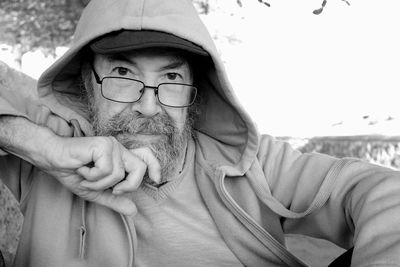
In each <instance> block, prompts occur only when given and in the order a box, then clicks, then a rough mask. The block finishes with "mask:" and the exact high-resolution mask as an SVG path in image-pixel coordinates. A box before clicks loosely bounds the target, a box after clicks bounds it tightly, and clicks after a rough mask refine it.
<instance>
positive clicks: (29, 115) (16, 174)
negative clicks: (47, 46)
mask: <svg viewBox="0 0 400 267" xmlns="http://www.w3.org/2000/svg"><path fill="white" fill-rule="evenodd" d="M5 115H8V116H19V117H24V118H26V119H28V120H30V121H32V122H34V123H36V124H38V125H42V126H46V127H49V128H50V129H52V130H53V131H54V132H56V133H57V134H59V135H65V136H71V135H72V127H70V125H69V124H68V122H66V121H65V120H63V119H62V118H60V117H59V116H57V115H55V114H53V113H52V112H51V111H50V109H49V108H48V107H46V106H45V105H43V104H41V103H40V101H39V98H38V97H37V93H36V81H35V80H33V79H32V78H29V77H28V76H26V75H24V74H22V73H20V72H17V71H15V70H12V69H11V68H10V67H8V66H7V65H5V64H4V63H2V62H0V116H5ZM31 170H32V166H30V164H29V163H27V162H24V161H23V160H21V159H19V158H17V157H15V156H13V155H10V154H8V153H7V152H6V151H4V150H3V149H2V148H1V147H0V179H2V181H3V182H4V183H5V185H6V186H7V187H8V188H9V189H10V190H11V192H12V193H13V195H14V196H15V197H16V199H17V200H21V198H23V196H24V194H25V192H26V191H28V190H29V185H30V184H31V183H30V181H29V177H30V175H29V174H30V173H31Z"/></svg>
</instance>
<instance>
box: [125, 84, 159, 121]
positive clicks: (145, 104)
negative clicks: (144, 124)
mask: <svg viewBox="0 0 400 267" xmlns="http://www.w3.org/2000/svg"><path fill="white" fill-rule="evenodd" d="M154 89H155V88H153V87H146V88H144V89H143V90H144V92H143V94H142V97H141V98H140V100H139V101H138V102H135V103H133V104H132V110H133V111H136V112H137V113H139V114H141V115H143V116H145V117H153V116H154V115H156V114H158V113H159V112H160V111H161V106H160V104H159V103H158V100H157V96H156V94H155V90H154Z"/></svg>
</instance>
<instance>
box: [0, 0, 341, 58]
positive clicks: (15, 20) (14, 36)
mask: <svg viewBox="0 0 400 267" xmlns="http://www.w3.org/2000/svg"><path fill="white" fill-rule="evenodd" d="M89 1H90V0H1V1H0V43H6V44H10V45H11V46H12V47H13V48H14V52H15V54H16V55H17V61H18V62H19V63H21V62H20V61H21V57H22V55H23V54H24V53H25V52H27V51H31V50H35V49H41V50H42V51H43V52H45V53H46V54H52V55H54V54H55V49H56V47H58V46H68V45H69V43H70V41H71V39H72V34H73V31H74V29H75V26H76V23H77V21H78V19H79V16H80V14H81V12H82V9H83V7H84V6H85V5H86V4H87V3H88V2H89ZM254 1H258V2H259V3H261V4H263V5H265V6H268V7H269V6H270V4H269V2H266V1H264V0H254ZM341 1H344V2H346V3H347V4H349V2H347V1H346V0H341ZM192 2H193V3H194V5H195V7H196V8H197V10H198V11H199V13H200V14H208V13H209V12H210V8H211V6H212V5H213V3H212V2H213V1H212V0H192ZM242 2H243V0H236V3H237V5H239V6H240V7H242V6H243V4H242ZM326 3H327V0H323V3H322V7H321V8H319V9H316V10H314V12H313V13H314V14H316V15H319V14H321V12H322V10H323V8H324V7H325V5H326Z"/></svg>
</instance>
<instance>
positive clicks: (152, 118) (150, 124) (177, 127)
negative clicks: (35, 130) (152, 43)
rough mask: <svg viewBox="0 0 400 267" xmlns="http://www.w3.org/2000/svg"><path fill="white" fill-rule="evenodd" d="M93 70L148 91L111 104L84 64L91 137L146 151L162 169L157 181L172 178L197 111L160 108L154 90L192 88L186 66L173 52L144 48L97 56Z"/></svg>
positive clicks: (182, 155)
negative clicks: (140, 84)
mask: <svg viewBox="0 0 400 267" xmlns="http://www.w3.org/2000/svg"><path fill="white" fill-rule="evenodd" d="M121 57H124V60H121V59H120V58H121ZM127 62H130V63H131V64H130V63H127ZM93 68H95V72H96V73H98V75H99V77H100V78H103V77H110V76H112V77H115V76H116V75H118V77H120V76H121V77H122V76H123V77H124V78H129V79H136V80H140V81H142V82H143V83H146V86H147V85H149V86H150V87H151V88H150V89H148V88H143V90H144V91H143V93H142V95H141V98H140V99H139V100H138V101H137V102H134V103H117V102H115V101H110V100H109V99H106V98H105V97H104V94H102V90H104V88H102V87H101V86H99V84H96V83H95V82H94V79H93V74H92V73H93V72H92V70H91V69H90V68H88V67H85V66H84V67H83V70H82V76H83V80H84V86H85V88H86V92H87V93H88V103H89V115H90V116H89V117H90V119H91V121H92V125H93V129H94V132H95V134H96V135H98V136H114V137H115V138H116V139H117V140H118V141H119V142H120V143H121V144H122V145H124V146H125V147H126V148H127V149H135V148H140V147H148V148H149V149H150V150H151V151H152V152H153V154H154V155H155V157H156V158H157V159H158V160H159V163H160V165H161V168H162V180H161V182H165V181H168V180H171V179H173V178H174V177H175V176H176V175H177V173H178V168H180V167H182V161H183V157H184V155H185V152H186V145H187V142H188V139H189V138H191V135H192V125H193V121H194V118H195V116H196V114H197V112H196V111H197V108H195V107H194V106H192V107H189V108H188V107H184V108H172V107H168V106H164V105H162V104H161V103H160V101H159V99H158V96H157V94H156V91H154V89H153V88H155V86H157V85H158V84H161V83H184V84H192V82H193V77H192V74H191V69H190V67H189V63H188V62H187V61H185V59H183V58H182V57H179V56H177V55H175V54H170V53H161V54H160V53H159V51H157V52H154V51H152V50H148V51H141V52H140V53H131V54H124V55H119V56H118V57H115V58H113V57H110V56H102V55H96V56H95V60H94V64H93ZM148 179H149V178H148V177H147V175H146V177H145V180H148Z"/></svg>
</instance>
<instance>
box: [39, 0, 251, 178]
mask: <svg viewBox="0 0 400 267" xmlns="http://www.w3.org/2000/svg"><path fill="white" fill-rule="evenodd" d="M121 29H125V30H154V31H161V32H167V33H170V34H173V35H176V36H178V37H181V38H183V39H186V40H189V41H191V42H193V43H195V44H197V45H199V46H200V47H202V48H203V49H204V50H206V51H207V52H208V54H209V59H208V64H204V66H202V69H201V78H200V79H199V80H197V81H196V85H197V87H198V89H199V91H202V94H203V95H204V96H205V97H204V99H203V100H202V102H201V104H200V110H201V115H200V118H199V120H198V121H197V122H196V125H195V130H196V134H197V139H196V140H197V144H198V148H199V149H200V152H201V153H202V156H203V157H204V158H205V159H206V160H207V161H208V162H209V163H210V164H211V165H213V166H214V167H222V168H225V169H226V171H227V173H230V174H231V175H240V174H243V173H244V172H245V171H246V170H247V169H248V168H249V167H250V165H251V163H252V162H253V160H254V159H255V158H256V152H257V148H258V142H259V141H258V140H259V136H258V133H257V130H256V127H255V124H254V123H253V122H252V120H251V119H250V117H249V116H248V114H247V113H246V112H245V111H244V109H243V108H242V106H241V105H240V104H239V102H238V100H237V98H236V96H235V94H234V92H233V90H232V87H231V85H230V83H229V81H228V79H227V76H226V73H225V69H224V66H223V64H222V61H221V59H220V57H219V54H218V52H217V49H216V47H215V45H214V42H213V40H212V38H211V36H210V34H209V33H208V31H207V29H206V27H205V26H204V24H203V23H202V21H201V20H200V18H199V16H198V14H197V11H196V10H195V8H194V7H193V5H192V3H191V1H189V0H168V1H165V0H92V1H90V3H89V4H88V6H87V7H86V8H85V9H84V11H83V13H82V16H81V19H80V21H79V23H78V25H77V28H76V31H75V34H74V39H73V44H72V46H71V48H70V49H69V50H68V51H67V52H66V53H65V54H64V55H63V56H62V57H61V58H60V59H59V60H58V61H56V62H55V63H54V64H53V65H52V66H51V67H50V68H49V69H47V70H46V71H45V72H44V73H43V75H42V76H41V77H40V78H39V81H38V95H39V97H40V98H41V100H42V101H43V102H44V103H45V104H46V105H47V106H48V107H49V108H50V109H51V110H52V112H53V113H55V114H57V115H58V116H60V117H62V118H63V119H65V120H67V121H71V120H72V119H76V120H78V121H79V124H80V125H81V128H82V130H83V131H84V132H85V134H86V135H92V130H91V125H90V122H89V121H88V120H87V118H85V117H84V116H83V115H82V113H81V112H79V107H78V105H77V104H76V103H74V102H73V101H71V100H70V99H71V97H69V96H79V95H81V92H80V86H79V85H78V82H77V81H79V80H80V79H79V77H80V64H81V56H80V53H81V51H82V48H84V47H85V46H87V44H88V43H90V42H91V41H92V40H94V39H96V38H98V37H100V36H102V35H104V34H106V33H109V32H113V31H118V30H121ZM72 99H73V98H72Z"/></svg>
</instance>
